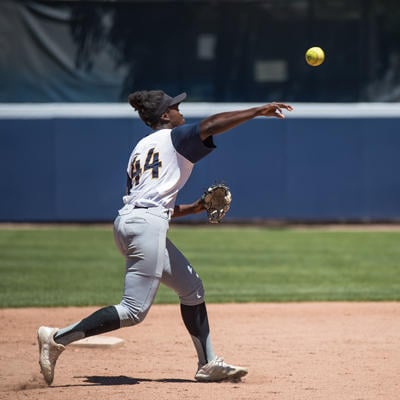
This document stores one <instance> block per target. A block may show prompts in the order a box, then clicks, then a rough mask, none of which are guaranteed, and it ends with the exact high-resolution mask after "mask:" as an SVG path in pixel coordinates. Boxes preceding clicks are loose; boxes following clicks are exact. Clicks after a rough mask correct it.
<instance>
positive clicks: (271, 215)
mask: <svg viewBox="0 0 400 400" xmlns="http://www.w3.org/2000/svg"><path fill="white" fill-rule="evenodd" d="M103 107H105V106H104V105H103ZM187 107H188V113H185V109H184V107H182V111H183V113H184V114H185V116H187V115H188V116H187V117H186V119H187V121H188V122H192V121H195V120H199V119H200V118H201V117H202V115H203V114H204V115H209V114H211V113H214V112H218V111H219V110H220V109H219V108H218V107H212V106H208V107H206V106H204V105H203V106H200V105H199V106H197V107H196V106H190V105H188V106H187ZM310 107H311V106H310ZM346 107H347V106H346ZM226 109H227V110H229V109H232V107H230V108H229V107H228V106H227V107H226ZM35 110H37V109H35ZM300 110H301V112H300V113H299V114H298V115H296V110H295V111H294V112H293V113H292V115H291V116H290V117H288V118H286V119H285V120H277V119H272V118H268V119H265V118H257V119H254V120H252V121H249V122H247V123H245V124H243V125H241V126H239V127H237V128H235V129H233V130H232V131H231V132H229V133H225V134H222V135H218V136H216V137H215V143H216V145H217V149H216V150H215V151H214V152H213V153H212V154H211V155H210V156H208V157H206V158H205V159H204V160H202V161H200V162H199V163H198V164H197V165H196V167H195V169H194V172H193V174H192V176H191V178H190V180H189V182H188V183H187V185H186V186H185V187H184V188H183V189H182V191H181V192H180V194H179V197H178V202H182V203H185V202H192V201H193V200H195V199H196V198H198V197H199V195H200V194H201V192H202V191H203V190H204V189H205V188H206V187H207V186H208V185H209V184H210V183H213V182H215V181H220V180H222V181H224V182H226V183H228V185H229V186H230V188H231V190H232V194H233V203H232V207H231V210H230V213H229V217H228V218H227V219H228V220H258V219H265V220H283V221H289V222H290V221H305V222H306V221H313V222H319V221H320V222H324V221H371V222H374V221H397V220H400V113H399V112H398V111H399V110H398V109H397V106H396V108H395V109H394V110H393V112H391V113H388V114H387V115H381V113H380V112H360V113H352V114H351V115H344V116H342V112H341V111H340V110H337V113H336V112H330V111H329V112H327V111H326V110H327V109H324V110H325V111H323V112H321V109H318V107H317V109H316V110H315V112H312V109H311V108H310V109H309V108H307V106H305V107H304V106H303V107H302V106H300ZM318 110H319V111H318ZM397 116H398V117H397ZM147 133H148V128H146V127H145V126H144V124H143V123H142V122H141V121H140V120H139V119H138V118H136V116H135V113H134V112H133V111H131V110H129V112H128V111H125V109H124V111H123V112H121V113H119V112H117V113H107V112H105V113H103V114H102V113H101V109H100V115H99V111H97V112H96V113H95V115H92V114H91V113H90V112H88V113H86V114H85V112H84V111H83V114H82V113H79V112H73V113H71V114H68V112H67V113H65V114H64V113H57V112H56V113H54V112H35V111H33V112H26V110H25V111H21V109H17V110H14V111H12V112H10V109H9V108H7V109H6V111H4V107H3V112H2V110H1V107H0V144H1V145H0V171H1V172H0V174H1V176H0V193H1V196H0V221H3V222H12V221H17V222H23V221H24V222H50V221H71V222H72V221H78V222H91V221H111V220H112V219H113V218H114V217H115V215H116V211H117V209H118V208H119V207H121V205H122V196H123V194H124V188H125V180H126V178H125V169H126V163H127V160H128V157H129V154H130V151H131V150H132V148H133V146H134V144H135V143H136V142H137V140H138V139H139V138H140V137H142V136H144V135H145V134H147ZM188 219H189V220H193V219H195V220H205V216H204V215H196V216H194V217H190V218H188Z"/></svg>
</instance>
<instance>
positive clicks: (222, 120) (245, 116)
mask: <svg viewBox="0 0 400 400" xmlns="http://www.w3.org/2000/svg"><path fill="white" fill-rule="evenodd" d="M283 110H287V111H292V110H293V107H292V106H290V105H289V104H286V103H269V104H265V105H263V106H260V107H252V108H248V109H246V110H240V111H229V112H223V113H219V114H215V115H212V116H210V117H208V118H205V119H204V120H203V121H201V122H200V133H199V134H200V138H201V140H205V139H207V138H208V137H209V136H212V135H217V134H219V133H222V132H225V131H227V130H229V129H231V128H234V127H235V126H238V125H240V124H242V123H243V122H246V121H249V120H250V119H253V118H255V117H260V116H264V117H276V118H285V115H284V114H283Z"/></svg>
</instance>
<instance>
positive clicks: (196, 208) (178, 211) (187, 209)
mask: <svg viewBox="0 0 400 400" xmlns="http://www.w3.org/2000/svg"><path fill="white" fill-rule="evenodd" d="M202 211H204V204H203V203H202V201H201V199H198V200H196V201H195V202H194V203H192V204H179V205H176V206H175V207H174V213H173V214H172V218H176V217H183V216H185V215H190V214H197V213H199V212H202Z"/></svg>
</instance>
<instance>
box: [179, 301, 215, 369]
mask: <svg viewBox="0 0 400 400" xmlns="http://www.w3.org/2000/svg"><path fill="white" fill-rule="evenodd" d="M181 315H182V319H183V322H184V324H185V326H186V329H187V330H188V331H189V333H190V335H191V336H192V339H193V342H194V344H195V347H196V351H197V353H198V356H199V363H200V364H205V363H207V362H209V361H211V359H212V358H214V353H213V350H212V346H211V342H210V339H209V336H210V327H209V325H208V316H207V309H206V305H205V303H201V304H198V305H195V306H186V305H184V304H181Z"/></svg>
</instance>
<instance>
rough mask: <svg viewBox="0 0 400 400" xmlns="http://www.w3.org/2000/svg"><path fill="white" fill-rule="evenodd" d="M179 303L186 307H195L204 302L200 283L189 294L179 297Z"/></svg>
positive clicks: (202, 287)
mask: <svg viewBox="0 0 400 400" xmlns="http://www.w3.org/2000/svg"><path fill="white" fill-rule="evenodd" d="M179 299H180V302H181V303H182V304H185V305H187V306H195V305H197V304H201V303H203V302H204V286H203V284H202V282H200V284H199V285H198V286H197V287H195V288H194V289H192V290H191V291H190V292H188V293H185V294H184V295H180V296H179Z"/></svg>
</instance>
